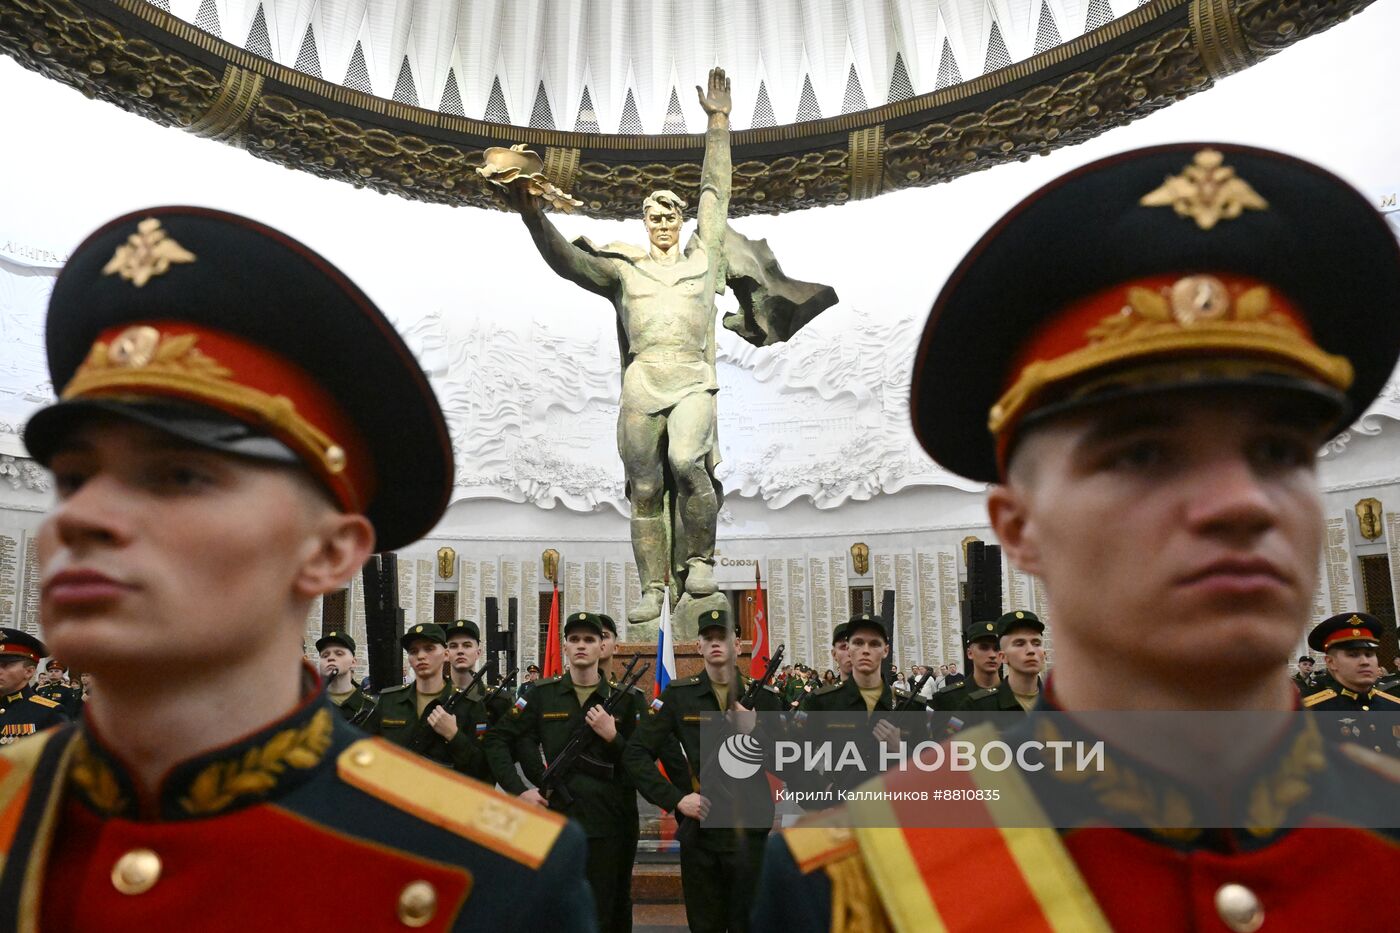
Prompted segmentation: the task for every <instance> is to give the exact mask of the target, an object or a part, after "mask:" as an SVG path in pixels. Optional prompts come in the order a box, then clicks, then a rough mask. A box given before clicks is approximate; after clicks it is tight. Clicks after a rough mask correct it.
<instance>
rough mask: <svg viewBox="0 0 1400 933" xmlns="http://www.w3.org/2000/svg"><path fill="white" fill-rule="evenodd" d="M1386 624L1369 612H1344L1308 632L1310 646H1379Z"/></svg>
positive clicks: (1326, 648)
mask: <svg viewBox="0 0 1400 933" xmlns="http://www.w3.org/2000/svg"><path fill="white" fill-rule="evenodd" d="M1385 630H1386V624H1385V623H1384V622H1382V621H1381V620H1380V619H1377V618H1376V617H1375V616H1373V615H1371V614H1370V613H1369V612H1343V613H1340V614H1338V615H1334V616H1332V617H1330V618H1327V619H1323V620H1322V621H1321V622H1319V623H1317V626H1316V627H1314V628H1313V630H1312V631H1311V632H1309V633H1308V647H1309V648H1311V649H1312V650H1314V651H1326V650H1328V649H1329V648H1379V647H1380V646H1381V642H1380V638H1381V633H1382V632H1384V631H1385Z"/></svg>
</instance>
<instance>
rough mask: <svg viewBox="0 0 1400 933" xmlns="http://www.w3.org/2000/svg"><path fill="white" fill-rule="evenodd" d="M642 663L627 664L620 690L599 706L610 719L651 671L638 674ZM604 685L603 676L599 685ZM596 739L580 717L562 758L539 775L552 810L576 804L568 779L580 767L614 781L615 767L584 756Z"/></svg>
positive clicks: (646, 667) (643, 669)
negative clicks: (638, 664) (624, 699)
mask: <svg viewBox="0 0 1400 933" xmlns="http://www.w3.org/2000/svg"><path fill="white" fill-rule="evenodd" d="M641 659H642V658H641V655H633V656H632V660H630V661H628V662H627V669H626V670H624V671H623V672H622V677H621V678H619V680H618V682H617V686H615V687H614V688H613V691H612V693H609V694H608V697H607V699H605V700H604V701H603V702H602V703H601V704H599V705H600V706H601V707H602V710H603V712H604V713H606V714H608V715H609V716H611V715H612V713H613V710H615V709H616V708H617V706H618V704H619V703H621V702H622V699H623V697H625V696H627V691H628V690H630V689H632V688H633V687H635V686H636V685H637V681H639V680H641V679H642V675H643V674H645V673H646V672H647V670H649V669H650V668H651V665H650V664H643V665H642V667H641V670H637V669H636V667H637V662H639V661H641ZM602 682H603V681H602V675H601V674H600V675H599V683H602ZM585 712H586V711H585ZM596 735H597V733H596V732H594V731H593V727H592V726H590V725H589V724H588V720H587V719H586V718H585V717H582V716H580V717H579V720H578V722H577V723H576V724H575V725H574V731H573V732H572V733H571V734H570V735H569V741H568V742H566V743H565V744H564V747H563V748H562V749H561V750H560V751H559V754H557V755H555V756H554V760H553V761H551V762H550V763H549V766H548V767H547V768H545V769H544V774H542V775H540V780H539V787H540V793H541V794H543V795H544V796H545V798H546V799H548V800H549V807H550V809H551V810H562V809H564V808H566V807H568V806H570V805H571V804H572V803H573V802H574V796H573V794H571V793H569V788H568V785H567V784H565V779H566V778H567V777H568V776H569V774H570V773H571V772H572V771H573V770H574V769H575V768H576V767H578V766H579V765H580V764H582V765H583V766H584V772H585V773H586V774H591V775H593V776H594V777H596V778H598V779H599V780H604V781H610V780H612V776H613V766H612V765H610V764H607V763H605V762H602V761H598V760H597V759H596V758H593V757H591V756H589V755H587V754H585V751H586V749H587V748H588V747H589V746H590V745H591V744H592V740H593V738H594V737H595V736H596Z"/></svg>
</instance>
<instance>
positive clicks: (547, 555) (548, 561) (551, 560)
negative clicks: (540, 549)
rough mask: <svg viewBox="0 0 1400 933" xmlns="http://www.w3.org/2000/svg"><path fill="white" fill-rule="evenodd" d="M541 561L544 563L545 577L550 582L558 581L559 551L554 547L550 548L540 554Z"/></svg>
mask: <svg viewBox="0 0 1400 933" xmlns="http://www.w3.org/2000/svg"><path fill="white" fill-rule="evenodd" d="M540 563H542V564H544V578H545V579H546V580H548V581H549V582H550V583H558V582H559V552H558V551H556V550H555V549H554V548H549V549H548V550H546V551H545V552H544V553H543V554H541V555H540Z"/></svg>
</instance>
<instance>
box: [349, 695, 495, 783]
mask: <svg viewBox="0 0 1400 933" xmlns="http://www.w3.org/2000/svg"><path fill="white" fill-rule="evenodd" d="M452 692H453V690H452V685H451V684H448V685H446V686H444V687H443V688H442V692H441V693H439V694H438V695H437V699H438V700H439V701H442V702H446V701H447V699H448V697H450V696H452ZM415 694H416V687H415V685H414V684H405V685H404V686H402V687H390V688H389V689H388V690H385V691H384V692H383V693H381V694H379V705H378V706H376V707H375V709H374V713H373V714H372V715H371V716H370V718H369V722H367V723H366V724H365V731H366V732H368V733H370V734H371V735H378V736H382V737H383V738H386V739H388V740H389V741H390V742H393V743H394V744H395V745H401V746H403V747H404V748H409V749H411V748H413V747H414V744H415V742H416V741H418V739H419V736H426V737H427V747H426V748H425V749H424V750H423V751H422V752H420V754H421V755H422V756H423V757H424V758H427V759H428V760H429V761H435V762H437V763H438V764H440V765H447V766H449V767H451V768H452V769H453V770H455V771H459V772H461V773H462V774H470V775H477V774H481V773H483V765H482V763H481V756H482V752H481V746H480V745H479V744H478V743H477V741H476V723H475V722H473V721H472V720H471V718H470V704H469V703H467V702H466V701H465V700H463V701H460V702H458V703H457V706H456V709H454V710H453V714H454V715H455V717H456V719H457V734H456V735H454V736H453V737H452V740H451V741H448V740H447V739H444V738H443V737H442V736H440V735H438V733H437V732H436V731H434V729H433V727H432V726H430V725H428V721H427V718H426V716H424V717H420V716H419V715H418V703H417V698H416V695H415ZM424 712H425V713H426V712H427V710H424Z"/></svg>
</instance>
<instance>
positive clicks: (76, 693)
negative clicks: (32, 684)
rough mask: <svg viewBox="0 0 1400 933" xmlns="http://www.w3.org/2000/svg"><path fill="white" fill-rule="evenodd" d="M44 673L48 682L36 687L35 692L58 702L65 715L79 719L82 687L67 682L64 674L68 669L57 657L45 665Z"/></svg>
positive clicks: (81, 705) (81, 706) (81, 707)
mask: <svg viewBox="0 0 1400 933" xmlns="http://www.w3.org/2000/svg"><path fill="white" fill-rule="evenodd" d="M44 673H45V674H47V675H48V683H46V684H44V685H43V686H41V687H36V688H35V690H34V692H35V693H37V694H38V695H39V696H41V697H44V698H46V699H49V700H53V701H54V702H55V703H57V704H58V707H59V709H61V710H62V711H63V715H65V716H67V717H68V718H69V719H77V718H78V714H79V713H81V712H82V709H83V690H82V688H81V687H79V686H77V685H76V684H70V683H68V682H67V680H66V679H65V676H64V675H66V674H67V673H68V669H67V668H66V667H64V665H63V662H61V661H59V660H58V659H57V658H49V663H48V664H46V665H44Z"/></svg>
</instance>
